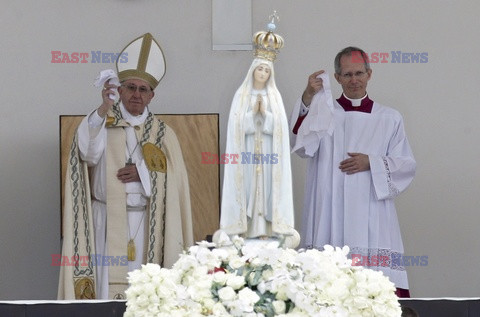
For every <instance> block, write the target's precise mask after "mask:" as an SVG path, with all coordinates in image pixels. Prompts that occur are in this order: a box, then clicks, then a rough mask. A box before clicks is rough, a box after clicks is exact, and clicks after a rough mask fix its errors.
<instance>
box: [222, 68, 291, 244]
mask: <svg viewBox="0 0 480 317" xmlns="http://www.w3.org/2000/svg"><path fill="white" fill-rule="evenodd" d="M262 63H263V64H267V65H268V66H269V67H270V70H271V71H272V72H271V75H270V80H269V81H268V83H267V87H266V90H265V91H255V90H254V89H252V84H251V82H252V79H251V78H252V74H253V71H254V69H255V68H256V67H257V66H258V65H259V64H262ZM273 78H274V73H273V64H272V62H269V61H266V60H262V59H255V60H254V61H253V62H252V65H251V67H250V69H249V71H248V73H247V76H246V79H245V81H244V83H243V84H242V86H241V87H240V88H239V89H238V90H237V92H236V93H235V96H234V98H233V101H232V106H231V109H230V115H229V119H228V129H227V146H226V154H228V155H230V158H231V156H232V155H237V157H238V159H237V163H234V162H232V160H230V161H229V162H228V163H227V164H225V173H224V180H223V191H222V212H221V219H220V229H221V230H223V231H225V232H226V233H227V234H229V235H237V234H238V235H242V236H244V237H248V238H255V237H258V236H264V235H266V236H268V237H276V238H278V237H284V236H287V237H289V236H294V235H295V234H296V231H295V229H294V212H293V196H292V181H291V166H290V155H291V154H290V142H289V137H288V135H289V132H288V120H287V116H286V114H285V109H284V106H283V101H282V97H281V95H280V93H279V92H278V90H277V88H276V86H275V83H274V81H273ZM258 94H260V95H261V96H262V102H263V103H264V107H265V109H266V114H265V117H264V118H263V117H262V116H261V115H260V114H255V115H254V114H253V113H252V107H253V105H254V103H255V101H256V99H257V96H258ZM256 142H258V143H256ZM255 152H257V153H261V154H262V155H263V159H264V162H263V163H262V158H261V157H259V160H255V159H252V157H250V158H248V157H247V156H248V155H254V154H255ZM267 156H268V157H267ZM257 216H258V217H257ZM287 239H288V238H287ZM286 244H287V245H288V242H286Z"/></svg>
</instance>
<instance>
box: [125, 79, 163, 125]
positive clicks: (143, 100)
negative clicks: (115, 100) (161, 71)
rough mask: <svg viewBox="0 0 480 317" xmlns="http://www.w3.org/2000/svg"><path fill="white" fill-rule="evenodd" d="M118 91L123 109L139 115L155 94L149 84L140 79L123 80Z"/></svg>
mask: <svg viewBox="0 0 480 317" xmlns="http://www.w3.org/2000/svg"><path fill="white" fill-rule="evenodd" d="M118 93H119V95H120V100H121V101H122V103H123V105H124V106H125V109H127V111H128V112H130V114H132V115H134V116H138V115H141V114H142V113H143V111H144V110H145V107H146V106H147V105H148V104H149V103H150V101H151V100H152V98H153V96H154V95H155V93H154V92H153V90H152V89H151V88H150V85H149V84H148V83H147V82H146V81H144V80H141V79H128V80H125V81H124V82H122V85H121V86H120V87H119V88H118Z"/></svg>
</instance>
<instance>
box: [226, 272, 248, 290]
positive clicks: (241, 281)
mask: <svg viewBox="0 0 480 317" xmlns="http://www.w3.org/2000/svg"><path fill="white" fill-rule="evenodd" d="M227 285H228V286H230V287H232V288H233V289H235V290H236V289H239V288H241V287H243V286H244V285H245V278H244V277H243V276H238V275H235V274H228V276H227Z"/></svg>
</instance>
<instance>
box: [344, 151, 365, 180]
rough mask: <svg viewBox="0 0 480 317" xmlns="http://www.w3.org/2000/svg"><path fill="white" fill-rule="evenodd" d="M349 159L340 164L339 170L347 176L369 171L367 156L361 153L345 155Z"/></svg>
mask: <svg viewBox="0 0 480 317" xmlns="http://www.w3.org/2000/svg"><path fill="white" fill-rule="evenodd" d="M347 154H348V156H350V158H348V159H346V160H343V161H341V162H340V166H339V168H340V170H341V171H342V172H344V173H347V175H351V174H355V173H358V172H364V171H368V170H370V160H369V159H368V155H366V154H363V153H347Z"/></svg>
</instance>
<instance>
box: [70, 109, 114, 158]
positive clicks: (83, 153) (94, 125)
mask: <svg viewBox="0 0 480 317" xmlns="http://www.w3.org/2000/svg"><path fill="white" fill-rule="evenodd" d="M98 118H99V116H98V115H97V113H96V110H94V111H92V112H91V113H90V114H88V115H87V116H86V117H85V118H83V120H82V122H80V125H79V126H78V129H77V135H78V148H79V151H80V158H81V159H82V160H83V161H85V162H87V164H88V166H93V165H97V163H98V161H99V160H100V157H101V156H102V154H103V152H104V151H105V147H106V143H107V131H106V128H105V120H103V119H100V121H99V120H98Z"/></svg>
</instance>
